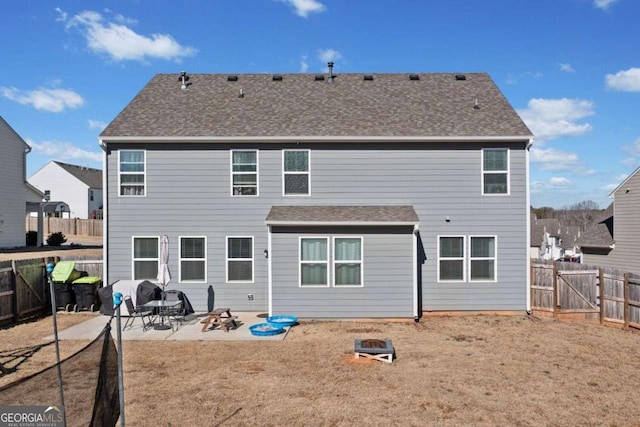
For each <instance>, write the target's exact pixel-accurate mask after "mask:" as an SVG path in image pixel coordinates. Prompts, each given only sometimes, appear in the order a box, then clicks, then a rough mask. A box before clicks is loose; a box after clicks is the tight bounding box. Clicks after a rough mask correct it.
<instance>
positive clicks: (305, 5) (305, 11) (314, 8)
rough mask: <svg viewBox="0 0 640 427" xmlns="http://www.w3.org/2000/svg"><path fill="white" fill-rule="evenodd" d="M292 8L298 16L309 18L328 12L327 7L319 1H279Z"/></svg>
mask: <svg viewBox="0 0 640 427" xmlns="http://www.w3.org/2000/svg"><path fill="white" fill-rule="evenodd" d="M279 1H281V2H282V3H286V4H288V5H290V6H292V7H293V8H294V9H295V11H296V15H298V16H301V17H303V18H307V17H308V16H309V14H311V13H320V12H324V11H325V10H327V7H326V6H325V5H324V4H322V3H320V2H319V1H317V0H279Z"/></svg>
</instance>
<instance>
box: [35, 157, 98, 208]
mask: <svg viewBox="0 0 640 427" xmlns="http://www.w3.org/2000/svg"><path fill="white" fill-rule="evenodd" d="M29 183H30V184H31V185H33V186H34V187H36V188H38V189H39V190H40V191H42V192H43V193H44V192H45V191H49V192H50V196H51V199H52V200H64V201H65V202H66V203H67V205H69V211H70V212H69V213H68V214H66V215H67V216H68V217H69V218H81V219H88V218H95V217H96V213H97V212H99V211H100V210H101V209H102V171H101V170H100V169H93V168H89V167H86V166H77V165H71V164H68V163H63V162H58V161H51V162H49V163H47V164H46V165H44V166H43V167H42V168H40V169H39V170H38V171H37V172H35V173H34V174H33V175H31V177H29Z"/></svg>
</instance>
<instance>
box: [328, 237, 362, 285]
mask: <svg viewBox="0 0 640 427" xmlns="http://www.w3.org/2000/svg"><path fill="white" fill-rule="evenodd" d="M333 284H334V286H340V287H343V286H362V284H363V280H362V237H334V238H333Z"/></svg>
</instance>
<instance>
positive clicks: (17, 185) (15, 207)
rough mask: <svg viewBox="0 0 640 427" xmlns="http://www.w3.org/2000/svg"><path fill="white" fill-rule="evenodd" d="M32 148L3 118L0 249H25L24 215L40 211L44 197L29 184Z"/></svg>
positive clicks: (0, 121) (0, 131)
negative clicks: (29, 154)
mask: <svg viewBox="0 0 640 427" xmlns="http://www.w3.org/2000/svg"><path fill="white" fill-rule="evenodd" d="M30 151H31V147H29V145H27V143H26V142H25V141H24V140H23V139H22V138H21V137H20V135H18V134H17V133H16V131H14V130H13V128H12V127H11V126H9V124H8V123H7V122H6V121H5V120H4V119H3V118H2V117H0V248H13V247H18V246H24V245H25V243H26V227H25V215H26V213H27V212H29V211H34V212H39V211H40V205H41V202H42V197H43V195H42V194H41V193H39V192H38V190H37V189H35V188H33V187H32V186H30V185H29V184H28V183H27V180H26V170H27V154H28V153H29V152H30Z"/></svg>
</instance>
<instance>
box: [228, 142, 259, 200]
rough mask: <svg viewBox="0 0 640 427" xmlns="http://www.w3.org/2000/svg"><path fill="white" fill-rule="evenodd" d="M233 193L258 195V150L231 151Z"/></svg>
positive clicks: (235, 194)
mask: <svg viewBox="0 0 640 427" xmlns="http://www.w3.org/2000/svg"><path fill="white" fill-rule="evenodd" d="M231 194H232V195H234V196H257V195H258V151H257V150H232V151H231Z"/></svg>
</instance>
